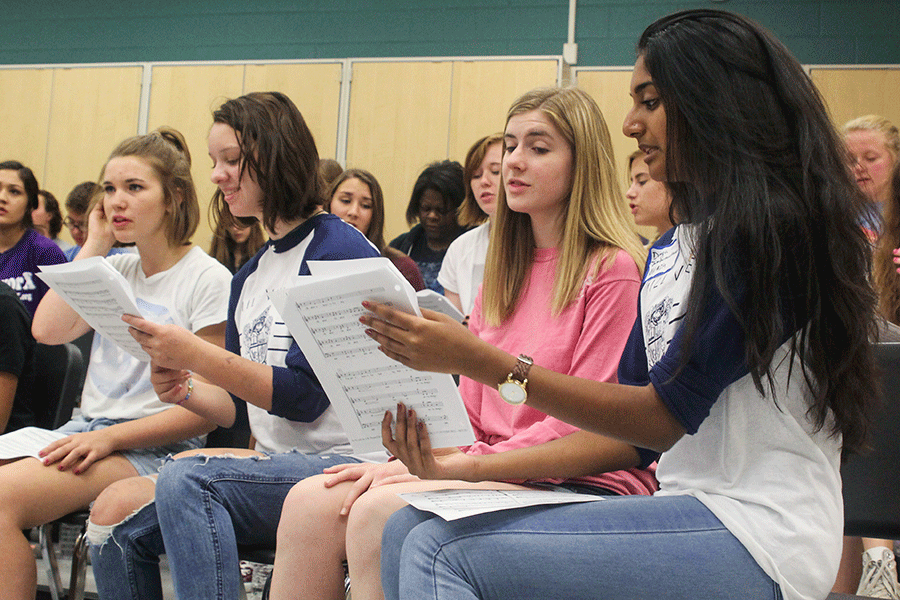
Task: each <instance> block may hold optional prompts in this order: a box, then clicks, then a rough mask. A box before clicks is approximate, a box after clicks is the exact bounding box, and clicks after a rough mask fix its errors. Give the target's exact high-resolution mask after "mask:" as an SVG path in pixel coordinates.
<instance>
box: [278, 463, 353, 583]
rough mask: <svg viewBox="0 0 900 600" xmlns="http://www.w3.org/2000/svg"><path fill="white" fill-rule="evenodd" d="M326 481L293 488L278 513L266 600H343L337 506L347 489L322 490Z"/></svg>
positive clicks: (343, 522) (342, 520)
mask: <svg viewBox="0 0 900 600" xmlns="http://www.w3.org/2000/svg"><path fill="white" fill-rule="evenodd" d="M328 477H331V476H330V475H328V476H326V475H319V476H316V477H309V478H307V479H304V480H303V481H301V482H299V483H298V484H296V485H295V486H294V487H293V488H292V489H291V491H290V493H289V494H288V496H287V498H286V499H285V501H284V506H282V509H281V521H280V522H279V525H278V552H277V553H276V554H275V568H274V570H273V571H272V587H271V590H270V592H269V598H271V600H288V599H291V598H298V599H299V598H302V599H304V600H314V599H324V600H340V599H343V597H344V570H343V568H342V566H341V563H342V562H343V560H344V558H345V556H346V552H345V550H344V536H345V532H346V527H347V519H346V517H342V516H341V515H340V510H341V504H342V503H343V501H344V498H346V496H347V491H348V490H349V489H350V485H351V484H349V483H342V484H340V485H337V486H335V487H333V488H326V487H325V485H324V481H325V479H326V478H328Z"/></svg>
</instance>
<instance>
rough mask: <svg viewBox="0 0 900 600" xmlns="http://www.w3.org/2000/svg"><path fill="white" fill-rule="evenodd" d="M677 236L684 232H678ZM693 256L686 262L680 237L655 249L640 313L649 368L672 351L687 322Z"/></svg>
mask: <svg viewBox="0 0 900 600" xmlns="http://www.w3.org/2000/svg"><path fill="white" fill-rule="evenodd" d="M676 231H678V232H680V231H681V229H678V230H676ZM693 262H694V261H693V253H690V255H689V256H688V259H687V260H685V253H684V252H682V243H680V242H679V239H678V237H677V233H676V234H673V237H672V241H671V242H670V243H668V244H666V245H664V246H657V247H653V248H652V249H651V250H650V259H649V261H648V263H647V269H646V274H645V276H644V284H643V286H642V288H641V312H642V313H643V315H642V322H643V327H644V341H645V345H646V348H647V367H648V368H652V367H653V365H655V364H656V363H657V361H659V359H660V358H662V357H663V355H664V354H665V353H666V350H668V348H669V342H670V341H671V340H672V337H674V335H675V331H676V330H677V329H678V326H679V322H680V321H681V319H682V318H684V313H685V306H684V304H683V302H682V299H684V298H687V295H688V293H689V292H690V286H691V277H690V275H691V273H692V271H693Z"/></svg>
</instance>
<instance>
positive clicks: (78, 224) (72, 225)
mask: <svg viewBox="0 0 900 600" xmlns="http://www.w3.org/2000/svg"><path fill="white" fill-rule="evenodd" d="M63 225H65V226H66V227H68V228H69V229H77V230H78V231H84V228H85V227H87V224H86V223H85V222H84V221H76V220H75V219H73V218H72V217H66V218H65V219H63Z"/></svg>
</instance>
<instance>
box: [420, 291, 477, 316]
mask: <svg viewBox="0 0 900 600" xmlns="http://www.w3.org/2000/svg"><path fill="white" fill-rule="evenodd" d="M416 298H418V299H419V308H427V309H428V310H433V311H435V312H439V313H444V314H445V315H447V316H448V317H451V318H453V319H455V320H456V321H459V322H460V323H462V322H463V319H465V318H466V315H464V314H462V313H461V312H459V309H458V308H456V307H455V306H453V303H452V302H450V301H449V300H447V297H446V296H442V295H440V294H438V293H437V292H436V291H434V290H419V291H418V292H416Z"/></svg>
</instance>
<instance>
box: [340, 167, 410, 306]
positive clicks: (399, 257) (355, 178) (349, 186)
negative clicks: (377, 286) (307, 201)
mask: <svg viewBox="0 0 900 600" xmlns="http://www.w3.org/2000/svg"><path fill="white" fill-rule="evenodd" d="M326 197H327V198H328V199H329V200H328V203H327V205H326V206H325V210H327V211H328V212H330V213H332V214H335V215H337V216H339V217H340V218H342V219H343V220H345V221H347V222H348V223H350V224H351V225H353V226H354V227H356V228H357V229H359V230H360V231H361V232H362V234H363V235H364V236H366V238H367V239H368V240H369V241H370V242H372V243H373V244H375V247H376V248H378V250H379V251H380V252H381V255H382V256H384V257H386V258H388V259H389V260H390V261H391V262H392V263H394V266H395V267H397V269H398V270H399V271H400V272H401V273H403V276H404V277H406V280H407V281H409V284H410V285H411V286H413V289H415V290H416V291H417V292H418V291H419V290H424V289H425V282H424V281H422V274H421V273H420V272H419V267H418V266H417V265H416V263H415V261H413V259H411V258H410V257H408V256H407V255H405V254H403V253H402V252H400V251H399V250H397V249H396V248H391V247H390V246H388V245H386V244H385V243H384V193H383V192H382V191H381V185H380V184H379V183H378V180H377V179H375V176H374V175H372V174H371V173H369V172H368V171H365V170H363V169H348V170H346V171H343V172H342V173H341V174H340V175H338V176H337V178H336V179H335V180H334V182H333V183H332V184H331V187H330V188H329V190H328V194H327V196H326Z"/></svg>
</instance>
